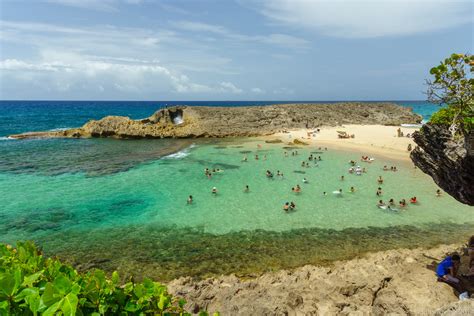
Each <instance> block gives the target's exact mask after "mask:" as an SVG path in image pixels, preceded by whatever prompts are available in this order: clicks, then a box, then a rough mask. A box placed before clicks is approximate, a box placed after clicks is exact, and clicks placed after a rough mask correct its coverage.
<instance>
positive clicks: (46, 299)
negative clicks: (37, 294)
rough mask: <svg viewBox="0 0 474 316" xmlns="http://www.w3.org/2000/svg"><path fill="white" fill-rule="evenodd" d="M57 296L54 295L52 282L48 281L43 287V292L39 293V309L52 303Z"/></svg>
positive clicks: (55, 300) (56, 299)
mask: <svg viewBox="0 0 474 316" xmlns="http://www.w3.org/2000/svg"><path fill="white" fill-rule="evenodd" d="M58 300H59V298H57V297H55V296H54V288H53V285H52V283H50V282H48V283H46V285H45V287H44V292H43V294H42V295H41V303H40V309H41V310H43V309H46V308H48V307H49V306H51V305H53V304H54V303H55V302H57V301H58Z"/></svg>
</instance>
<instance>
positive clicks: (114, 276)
mask: <svg viewBox="0 0 474 316" xmlns="http://www.w3.org/2000/svg"><path fill="white" fill-rule="evenodd" d="M119 281H120V278H119V274H118V272H117V271H114V272H113V273H112V283H113V284H114V285H117V284H118V283H119Z"/></svg>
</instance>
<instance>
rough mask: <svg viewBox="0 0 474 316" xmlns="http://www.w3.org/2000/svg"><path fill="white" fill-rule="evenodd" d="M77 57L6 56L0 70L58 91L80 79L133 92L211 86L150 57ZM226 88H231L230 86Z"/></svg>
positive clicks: (181, 90) (180, 90) (194, 89)
mask: <svg viewBox="0 0 474 316" xmlns="http://www.w3.org/2000/svg"><path fill="white" fill-rule="evenodd" d="M44 55H45V57H48V56H49V55H48V54H47V53H46V54H44ZM51 57H52V56H51ZM56 57H58V54H56ZM78 57H79V58H76V60H73V58H71V56H66V58H64V59H63V60H67V63H65V62H63V61H53V62H45V61H40V62H27V61H23V60H17V59H6V60H2V61H0V70H2V72H3V74H4V75H5V76H12V77H13V78H17V79H19V80H22V81H38V80H39V81H40V82H43V83H45V84H53V86H55V87H57V88H58V90H61V91H65V90H69V89H75V88H79V85H80V84H82V83H83V82H90V83H92V84H97V83H98V82H99V83H102V84H97V86H98V87H100V89H99V90H101V91H104V90H105V88H104V85H106V84H107V83H110V85H109V88H110V87H114V88H115V89H118V90H122V91H128V92H135V93H139V92H142V91H145V90H148V89H150V88H151V89H153V88H154V89H156V90H157V91H167V90H172V91H174V92H177V93H188V92H209V91H212V90H213V89H212V88H210V87H208V86H206V85H202V84H198V83H195V82H192V81H191V80H190V79H189V78H188V77H187V76H186V75H183V74H177V73H173V72H172V71H171V70H170V69H168V68H166V67H164V66H162V65H160V64H159V63H157V62H154V61H146V60H140V61H138V62H137V61H135V62H133V63H130V62H127V63H123V62H119V61H117V59H113V60H107V58H104V57H101V58H97V59H96V60H94V59H91V57H90V56H78ZM124 60H127V59H124ZM228 88H229V89H230V90H232V89H231V88H232V87H230V86H229V87H228ZM234 88H235V87H234ZM219 90H220V89H219Z"/></svg>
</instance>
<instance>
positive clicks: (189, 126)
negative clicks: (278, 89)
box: [10, 102, 422, 139]
mask: <svg viewBox="0 0 474 316" xmlns="http://www.w3.org/2000/svg"><path fill="white" fill-rule="evenodd" d="M421 119H422V117H421V116H419V115H417V114H415V113H413V112H412V111H411V109H409V108H407V107H402V106H399V105H396V104H391V103H358V102H351V103H336V104H279V105H268V106H250V107H207V106H174V107H170V108H165V109H161V110H159V111H157V112H155V113H154V114H153V115H152V116H150V117H148V118H146V119H142V120H132V119H130V118H128V117H123V116H107V117H104V118H102V119H100V120H91V121H89V122H87V123H86V124H85V125H84V126H82V127H80V128H75V129H69V130H65V131H50V132H31V133H24V134H17V135H11V136H10V137H12V138H17V139H22V138H34V137H71V138H78V137H85V138H87V137H113V138H123V139H127V138H196V137H239V136H261V135H270V134H273V133H276V132H279V131H282V130H285V129H298V128H315V127H319V126H322V125H329V126H335V125H340V124H382V125H400V124H402V123H419V122H420V121H421Z"/></svg>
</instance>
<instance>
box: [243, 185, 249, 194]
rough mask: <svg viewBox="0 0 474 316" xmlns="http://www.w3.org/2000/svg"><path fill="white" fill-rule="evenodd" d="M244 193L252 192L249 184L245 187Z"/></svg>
mask: <svg viewBox="0 0 474 316" xmlns="http://www.w3.org/2000/svg"><path fill="white" fill-rule="evenodd" d="M244 192H245V193H248V192H250V188H249V185H248V184H247V185H246V186H245V189H244Z"/></svg>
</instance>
